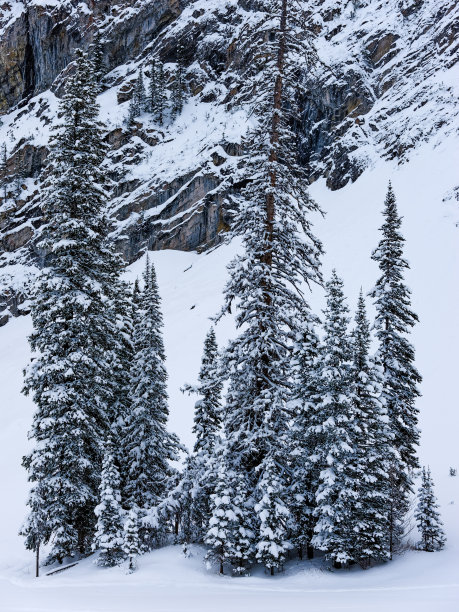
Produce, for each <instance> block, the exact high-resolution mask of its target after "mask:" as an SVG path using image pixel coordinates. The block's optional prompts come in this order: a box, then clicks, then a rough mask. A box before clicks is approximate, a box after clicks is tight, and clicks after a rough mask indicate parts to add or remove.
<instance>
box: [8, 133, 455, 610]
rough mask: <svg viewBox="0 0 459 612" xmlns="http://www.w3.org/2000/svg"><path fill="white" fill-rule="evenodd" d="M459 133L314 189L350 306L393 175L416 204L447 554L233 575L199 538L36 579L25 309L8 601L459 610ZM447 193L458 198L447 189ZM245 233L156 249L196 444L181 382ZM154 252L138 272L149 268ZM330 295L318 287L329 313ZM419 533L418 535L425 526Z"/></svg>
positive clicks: (409, 219) (177, 423) (14, 361)
mask: <svg viewBox="0 0 459 612" xmlns="http://www.w3.org/2000/svg"><path fill="white" fill-rule="evenodd" d="M458 167H459V154H458V146H457V140H455V139H453V138H452V137H450V138H449V139H446V140H445V141H444V142H443V143H442V144H440V145H438V146H436V147H433V145H423V147H422V148H420V149H418V151H417V152H415V153H414V154H413V155H412V158H411V160H410V163H409V164H405V165H402V166H396V165H395V163H394V162H391V163H383V162H380V163H379V164H378V165H377V166H376V167H375V168H373V169H372V170H368V171H367V172H365V174H364V175H363V176H362V177H360V178H359V180H358V181H357V182H356V183H355V184H352V185H348V186H347V187H346V188H344V189H342V190H340V191H337V192H330V191H329V190H327V188H326V187H325V185H324V183H323V182H322V181H320V182H318V183H316V184H314V185H313V186H312V187H311V193H312V195H313V196H314V197H315V198H316V199H317V200H318V202H319V203H320V204H321V206H322V208H323V209H324V210H325V211H326V213H327V214H326V217H325V218H324V219H321V218H317V219H316V232H317V234H318V235H319V236H320V238H321V239H322V240H323V242H324V246H325V248H326V251H327V253H326V256H325V258H324V273H325V276H328V275H329V273H330V270H331V269H332V267H335V266H336V268H337V270H338V273H339V274H340V275H342V276H343V277H344V281H345V288H346V292H347V295H348V296H349V305H350V307H351V308H352V309H354V307H355V305H356V300H357V295H358V291H359V288H360V286H361V285H362V286H363V288H364V290H365V291H368V290H369V289H370V288H371V286H372V284H373V283H374V281H375V279H376V278H377V274H378V270H377V267H376V264H375V263H374V262H372V261H371V259H370V253H371V250H372V249H373V248H374V247H375V246H376V244H377V242H378V239H379V234H378V227H379V226H380V225H381V210H382V206H383V200H384V197H385V190H386V187H387V181H388V179H389V178H391V179H392V182H393V185H394V189H395V193H396V195H397V198H398V203H399V207H400V211H401V213H402V214H403V215H404V227H403V231H404V235H405V237H406V240H407V243H406V254H407V257H408V259H409V261H410V263H411V268H412V269H411V271H410V272H409V273H408V274H407V280H408V283H409V285H410V286H411V288H412V290H413V304H414V309H415V311H416V312H417V313H418V314H419V317H420V324H419V325H418V326H417V328H416V329H415V331H414V333H413V342H414V343H415V346H416V350H417V366H418V368H419V370H420V372H421V373H422V375H423V377H424V382H423V384H422V394H423V395H422V398H420V400H419V404H418V405H419V408H420V410H421V418H420V424H421V428H422V446H421V449H420V455H421V461H422V462H423V463H426V464H427V463H428V464H429V465H430V466H431V469H432V475H433V478H434V481H435V483H436V491H437V495H438V497H439V501H440V504H441V511H442V515H443V519H444V521H445V525H446V533H447V537H448V542H447V547H446V549H445V550H444V551H442V552H440V553H430V554H429V553H421V552H408V553H406V554H404V555H403V556H402V557H399V558H397V559H396V560H394V561H393V562H392V563H390V564H386V565H384V566H381V567H377V568H373V569H371V570H369V571H366V572H362V571H360V570H358V569H356V570H353V571H351V572H349V571H342V572H329V571H327V570H325V569H324V568H323V567H322V565H321V563H320V561H316V562H314V563H313V564H308V563H307V562H305V563H303V564H298V563H297V562H291V564H289V565H288V567H287V570H286V572H285V574H284V575H279V576H276V577H275V578H274V579H271V578H269V577H267V576H265V575H264V574H263V572H262V571H261V570H257V571H256V572H254V574H253V575H252V576H251V577H246V578H239V579H233V578H230V577H224V578H221V577H219V576H217V575H216V573H215V570H214V569H211V570H208V569H206V568H205V566H204V563H203V562H202V557H203V551H201V550H200V549H194V551H193V557H192V558H190V559H185V558H184V557H183V555H182V554H181V550H180V547H170V548H167V549H163V550H160V551H155V552H153V553H151V554H149V555H147V556H145V557H142V558H141V559H140V562H139V570H138V571H137V573H135V574H133V575H126V574H125V570H124V569H123V568H115V569H112V570H107V569H100V568H96V567H95V566H94V565H93V563H92V559H87V560H86V561H84V562H81V563H80V564H79V565H78V566H77V567H75V568H72V569H70V570H68V571H66V572H64V573H62V574H58V575H55V576H51V577H46V576H43V577H42V578H40V579H38V580H36V579H34V578H33V562H34V559H33V555H32V554H31V553H29V552H27V551H25V550H24V548H23V544H22V541H21V538H19V537H18V536H17V531H18V528H19V526H20V524H21V521H22V518H23V516H24V513H25V505H24V504H25V499H26V495H27V489H28V484H27V482H26V475H25V472H24V470H23V468H22V467H21V465H20V462H21V457H22V455H23V454H24V453H25V452H26V451H27V449H28V444H29V442H28V441H27V430H28V428H29V427H30V423H31V418H32V413H33V404H32V402H31V400H30V399H29V398H25V397H24V396H22V395H21V393H20V389H21V383H22V368H23V366H24V365H25V364H26V362H27V359H28V355H29V350H28V345H27V341H26V336H27V334H28V333H29V332H30V330H31V322H30V318H29V317H27V318H20V319H15V320H12V321H10V322H9V323H8V325H6V326H5V327H3V328H1V329H0V389H1V398H2V401H1V411H0V470H1V482H2V489H3V495H2V501H1V503H0V610H4V611H7V612H13V611H19V610H21V611H26V610H27V611H29V610H30V611H32V610H33V611H43V612H45V611H46V612H48V611H49V612H51V611H53V610H60V611H62V610H69V611H78V612H83V611H85V612H93V611H94V612H96V611H97V612H98V611H102V610H104V611H105V610H107V611H108V610H110V611H114V612H116V611H117V610H120V611H121V610H122V611H125V610H130V609H132V610H136V611H143V610H154V611H155V612H162V611H168V612H171V611H174V612H181V611H185V610H187V611H188V610H190V611H194V610H196V611H197V610H201V611H203V612H204V611H206V610H218V611H219V612H226V611H229V610H234V609H237V608H239V609H241V610H245V609H248V610H251V611H253V612H256V611H258V610H260V611H261V610H263V611H265V612H270V611H273V612H274V611H276V612H279V611H280V610H281V609H282V608H284V607H286V608H287V607H289V608H290V607H294V608H299V609H303V608H314V607H320V608H321V609H323V610H347V609H349V610H383V609H384V610H387V609H388V608H389V609H390V610H391V612H397V611H399V610H400V611H402V610H403V611H404V612H410V611H413V612H414V611H424V610H425V611H429V612H430V611H431V610H436V611H437V612H440V611H441V612H443V611H453V610H454V611H455V610H457V609H459V517H458V511H457V506H456V504H459V476H457V477H456V478H452V477H450V476H449V467H450V466H453V467H457V468H459V451H458V446H457V431H458V424H459V417H458V414H457V393H456V385H457V369H458V364H459V315H458V308H457V304H458V302H459V284H458V282H457V272H458V269H459V265H458V264H459V229H458V228H457V226H456V221H457V219H458V216H459V215H458V206H459V203H458V202H457V200H456V199H455V197H454V196H453V197H450V196H451V194H452V193H453V189H454V188H455V187H456V186H457V183H458V182H459V181H458V178H457V168H458ZM443 200H446V201H443ZM236 249H237V244H232V245H230V246H223V247H220V248H218V249H216V250H214V251H212V252H210V253H208V254H203V255H198V254H196V253H182V252H175V251H161V252H155V253H152V254H150V255H151V257H152V259H153V261H154V263H155V265H156V267H157V272H158V280H159V284H160V290H161V294H162V298H163V311H164V318H165V341H166V351H167V358H168V369H169V393H170V407H171V419H170V428H171V429H172V430H173V431H176V432H177V433H178V434H179V435H180V437H181V439H182V441H183V442H185V443H186V444H188V445H189V444H190V443H192V435H191V425H192V418H193V402H194V400H193V398H190V397H188V396H184V395H183V394H182V393H181V392H180V390H179V389H180V387H181V386H182V385H183V383H185V382H190V383H193V382H194V381H195V379H196V375H197V372H198V370H199V365H200V357H201V351H202V343H203V340H204V337H205V334H206V332H207V329H208V327H209V325H210V320H209V317H211V316H212V315H214V314H215V313H216V312H217V310H218V308H219V306H220V304H221V291H222V288H223V285H224V282H225V278H226V270H225V265H226V263H227V262H228V261H229V260H230V258H231V256H232V254H233V253H234V252H235V250H236ZM143 263H144V262H143V261H142V260H140V261H138V262H136V263H135V264H134V265H133V266H131V268H130V270H129V272H128V275H129V276H130V277H131V278H134V277H135V276H136V275H138V274H140V273H141V271H142V269H143ZM322 300H323V295H322V291H321V290H320V289H315V290H314V293H313V295H312V296H311V303H312V305H313V307H314V309H315V310H316V311H317V312H319V311H320V308H321V307H322V306H323V304H322ZM232 332H233V327H232V322H231V321H230V320H225V321H223V322H222V323H220V324H219V325H218V327H217V337H218V340H219V342H220V343H223V342H224V341H225V340H226V339H227V338H228V337H229V335H230V334H231V333H232ZM411 539H415V533H414V532H413V533H412V534H411Z"/></svg>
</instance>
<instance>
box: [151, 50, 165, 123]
mask: <svg viewBox="0 0 459 612" xmlns="http://www.w3.org/2000/svg"><path fill="white" fill-rule="evenodd" d="M149 90H150V92H149V93H150V110H151V112H152V114H153V118H154V120H155V121H157V122H158V123H159V125H163V124H164V115H165V112H166V108H167V94H166V82H165V75H164V65H163V63H162V62H161V61H160V60H158V59H156V58H155V57H153V58H152V60H151V67H150V88H149Z"/></svg>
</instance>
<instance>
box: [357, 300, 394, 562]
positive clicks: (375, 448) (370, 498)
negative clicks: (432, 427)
mask: <svg viewBox="0 0 459 612" xmlns="http://www.w3.org/2000/svg"><path fill="white" fill-rule="evenodd" d="M370 344H371V336H370V323H369V321H368V318H367V315H366V308H365V299H364V297H363V293H362V291H360V296H359V300H358V307H357V312H356V316H355V329H354V331H353V334H352V345H353V346H352V349H353V383H354V387H353V391H354V395H353V401H354V412H355V422H356V424H357V426H358V431H357V436H356V447H357V458H356V463H357V465H358V468H359V470H360V478H359V481H358V484H357V492H358V500H357V502H356V509H357V510H358V514H359V516H358V523H357V525H356V527H355V539H354V545H355V553H354V554H355V559H356V560H357V561H358V562H359V563H360V564H361V565H362V566H363V567H368V565H369V564H370V562H371V561H372V560H385V559H387V558H388V556H389V524H388V509H389V504H388V496H389V492H390V481H389V473H390V465H391V462H392V459H393V449H392V438H393V436H392V435H391V431H390V427H389V423H388V417H387V411H386V408H385V405H384V403H383V402H382V400H381V396H382V379H383V373H382V367H381V364H380V363H378V361H377V359H375V358H372V357H370V355H369V350H370Z"/></svg>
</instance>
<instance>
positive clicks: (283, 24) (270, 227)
mask: <svg viewBox="0 0 459 612" xmlns="http://www.w3.org/2000/svg"><path fill="white" fill-rule="evenodd" d="M287 3H288V0H282V8H281V21H280V29H279V48H278V52H277V75H276V82H275V84H274V101H273V116H272V124H271V134H270V139H269V140H270V151H269V163H270V167H269V183H270V187H271V190H270V192H269V193H268V194H267V196H266V235H267V241H268V244H269V246H268V249H267V251H266V252H265V253H264V263H266V264H267V265H268V266H271V265H272V258H273V254H272V243H273V238H274V218H275V214H276V207H275V198H274V189H275V188H276V185H277V173H276V169H275V167H274V164H275V163H276V162H277V147H278V144H279V128H280V119H281V111H282V95H283V89H284V70H285V50H286V31H287ZM265 301H266V303H267V304H268V305H269V304H270V303H271V296H270V295H268V294H266V295H265Z"/></svg>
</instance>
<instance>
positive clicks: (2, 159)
mask: <svg viewBox="0 0 459 612" xmlns="http://www.w3.org/2000/svg"><path fill="white" fill-rule="evenodd" d="M0 174H1V176H2V195H3V203H5V202H6V201H7V199H8V154H7V150H6V144H5V143H3V144H2V146H1V149H0Z"/></svg>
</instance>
